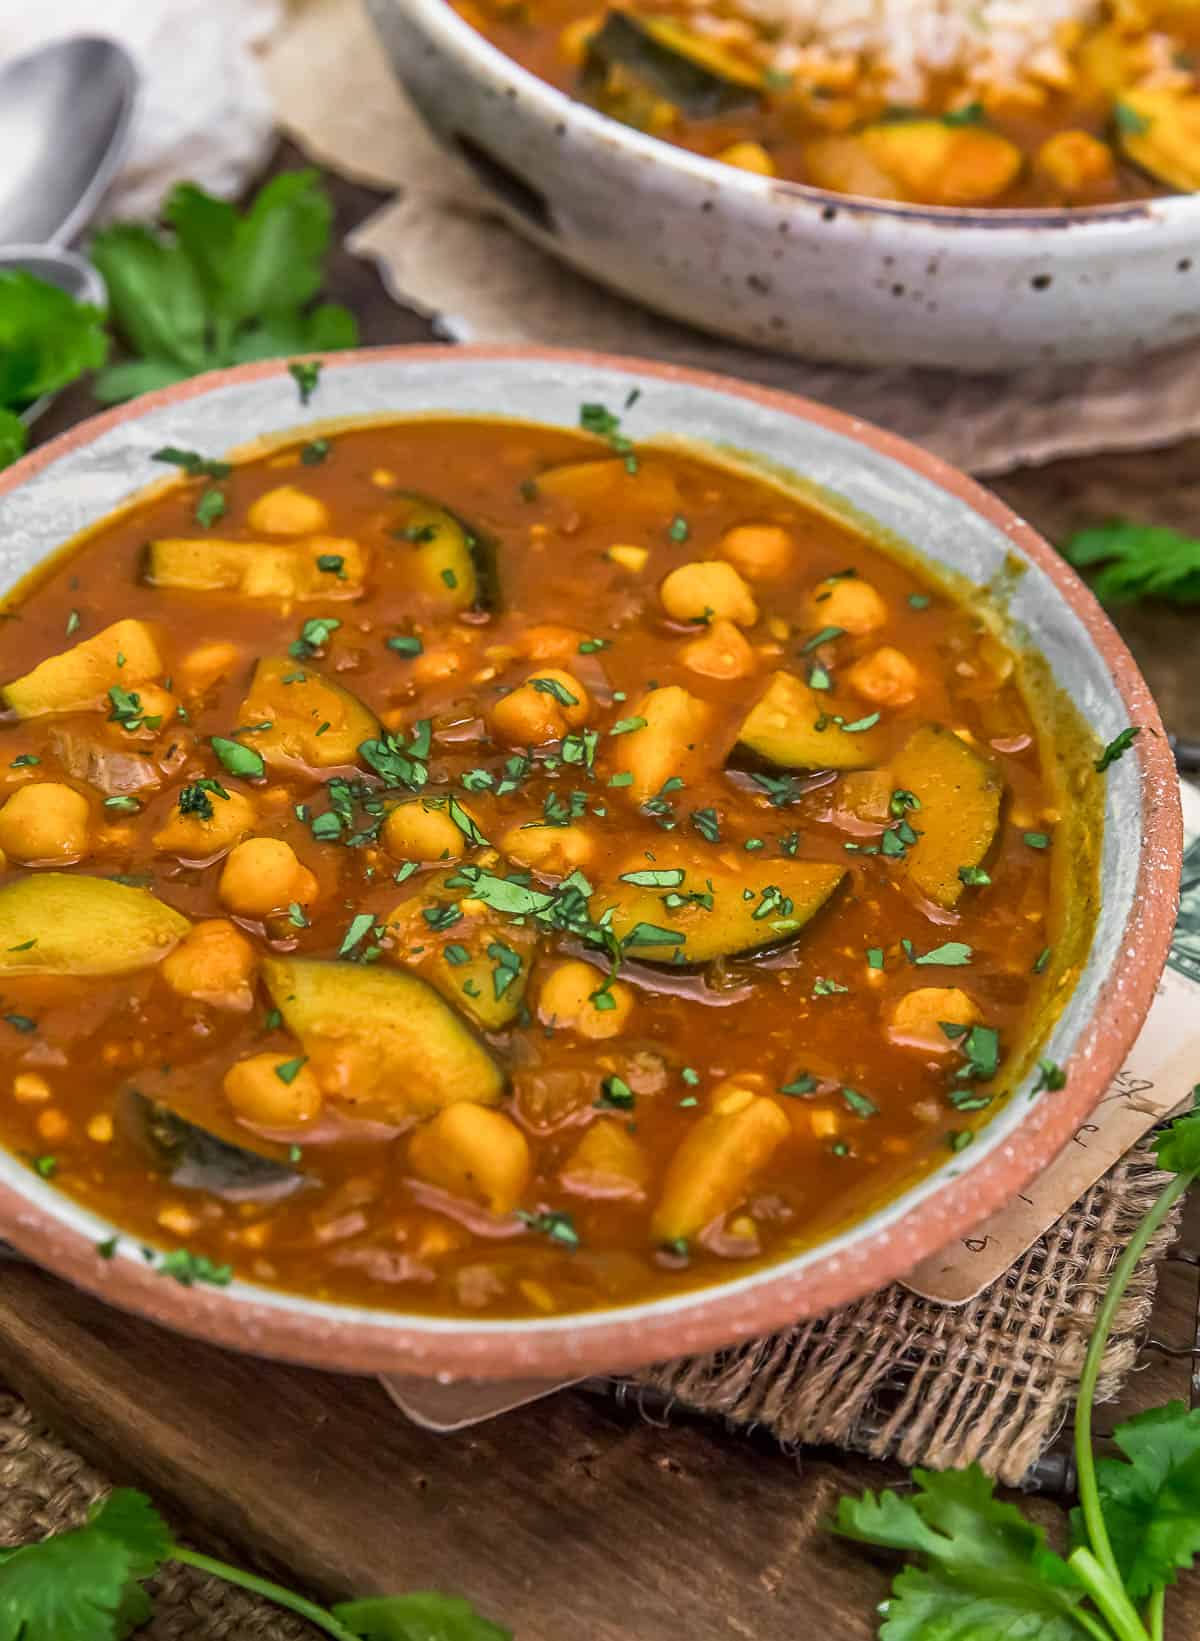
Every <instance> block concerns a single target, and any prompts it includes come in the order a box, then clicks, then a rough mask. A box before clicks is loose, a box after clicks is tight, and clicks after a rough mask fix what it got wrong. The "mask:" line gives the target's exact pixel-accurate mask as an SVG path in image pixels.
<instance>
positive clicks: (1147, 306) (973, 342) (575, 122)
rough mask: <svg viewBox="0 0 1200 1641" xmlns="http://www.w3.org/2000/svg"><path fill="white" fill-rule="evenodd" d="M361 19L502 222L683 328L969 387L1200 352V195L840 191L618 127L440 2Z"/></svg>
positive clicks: (389, 6)
mask: <svg viewBox="0 0 1200 1641" xmlns="http://www.w3.org/2000/svg"><path fill="white" fill-rule="evenodd" d="M365 4H366V6H367V9H368V11H369V12H370V14H371V16H372V18H373V19H374V21H375V25H376V27H377V29H378V31H379V35H380V38H381V39H382V41H383V43H384V46H385V48H386V49H387V52H388V55H389V56H390V58H391V61H392V65H393V67H394V69H395V71H396V73H397V75H398V76H399V78H400V79H401V81H402V82H403V83H404V85H405V86H406V87H407V89H408V91H409V93H410V94H411V96H412V98H413V100H414V102H415V103H416V105H417V107H418V108H419V109H420V111H421V113H422V115H423V116H424V118H425V119H426V120H427V121H428V123H429V125H430V126H431V127H432V129H433V131H434V132H435V133H436V134H437V135H438V136H439V137H440V138H441V139H442V140H443V141H444V142H445V143H447V144H448V145H450V146H451V147H453V148H455V149H456V150H457V151H458V152H459V153H460V154H461V155H462V156H463V157H464V158H465V159H466V160H467V161H468V163H469V164H470V165H471V166H472V169H473V170H474V171H475V173H476V175H477V176H478V177H479V179H480V180H481V181H482V182H483V184H484V185H485V186H486V187H487V188H488V190H489V192H490V193H491V195H492V197H493V199H494V200H495V202H496V204H497V205H498V206H499V208H500V210H501V211H502V212H503V213H504V215H505V216H506V218H507V219H508V221H509V222H510V223H511V224H512V225H513V226H514V227H515V228H517V229H518V230H519V231H520V232H521V233H523V234H525V235H526V236H527V237H528V238H530V239H533V240H535V241H536V242H537V244H539V245H541V246H543V247H544V248H545V249H546V250H548V251H551V252H553V253H554V254H555V255H556V256H559V257H561V258H562V259H563V260H564V261H566V262H569V263H571V265H572V266H573V267H576V268H578V269H580V271H581V272H583V273H586V274H589V275H591V276H592V277H593V278H595V279H598V280H599V281H600V282H601V283H602V284H605V285H609V286H611V287H612V288H613V289H615V290H618V291H622V292H624V293H625V294H626V295H628V296H632V297H636V298H637V299H638V300H639V301H641V302H644V303H645V304H646V305H647V306H648V307H651V308H656V309H658V310H659V311H660V312H662V313H666V314H670V315H671V316H672V317H674V318H676V319H683V320H688V321H690V322H691V323H692V324H695V325H698V326H700V327H701V328H703V329H705V330H710V331H716V332H719V333H720V334H721V335H724V336H729V337H733V338H735V339H736V340H738V341H742V342H748V343H751V344H753V345H755V346H758V347H763V348H769V349H772V350H774V351H779V352H784V353H795V354H800V355H803V356H805V357H810V358H820V359H838V360H844V361H847V362H850V363H855V364H864V365H895V364H921V365H937V366H942V367H945V368H948V369H951V370H960V371H993V370H1004V371H1009V370H1013V369H1016V368H1018V367H1021V366H1027V365H1032V364H1037V363H1043V362H1048V361H1055V360H1057V361H1060V362H1064V363H1068V362H1069V363H1078V362H1082V361H1087V360H1099V359H1109V360H1111V359H1119V358H1128V357H1131V356H1135V355H1137V354H1139V353H1142V352H1146V351H1148V350H1151V349H1156V348H1163V347H1169V346H1172V345H1174V344H1177V343H1180V342H1185V341H1188V340H1190V339H1191V338H1193V337H1196V336H1200V195H1175V196H1172V197H1170V198H1163V199H1153V200H1139V201H1136V202H1133V203H1130V204H1126V205H1115V206H1101V207H1089V208H1086V209H1081V210H1075V211H1058V210H1054V211H1050V210H1047V211H1007V210H1005V211H967V210H951V209H947V208H942V207H937V208H932V207H931V208H925V207H920V206H911V205H894V204H885V203H882V202H879V201H872V200H865V199H856V198H851V197H849V196H846V195H841V194H831V193H827V192H826V191H825V190H823V189H820V188H811V187H808V186H806V185H804V184H801V183H795V182H781V181H778V180H776V179H774V178H770V177H759V176H754V175H752V174H751V173H749V172H746V171H739V170H736V169H735V168H734V167H732V166H728V165H721V164H719V163H718V162H716V161H714V160H708V159H704V158H702V157H700V156H699V155H697V154H693V153H690V152H688V151H686V150H684V149H681V148H675V147H673V146H671V145H670V144H669V143H665V142H661V141H659V140H658V139H657V138H654V137H648V136H645V135H644V134H643V133H641V132H639V131H634V130H632V129H630V128H629V127H627V126H623V125H620V124H619V123H618V122H617V121H615V120H611V119H609V118H607V117H606V116H605V115H603V114H599V113H597V112H596V111H595V110H594V109H592V108H589V107H587V106H586V105H585V104H583V103H580V102H576V101H575V100H574V99H572V98H570V97H567V96H565V95H564V94H563V93H562V92H561V91H557V90H555V89H554V88H553V87H552V86H549V85H546V84H545V83H544V82H543V81H541V80H539V79H537V78H536V77H535V76H534V75H532V74H530V73H528V72H527V71H526V70H525V69H522V68H519V67H518V66H517V64H515V63H514V62H512V61H511V59H509V58H508V57H506V56H504V54H503V53H502V52H500V51H498V50H497V49H496V47H495V46H492V45H490V44H489V43H488V42H487V41H486V40H485V39H484V38H483V37H482V36H481V35H480V34H478V33H477V32H476V31H475V30H474V29H473V28H471V27H470V25H469V24H467V23H465V22H464V21H463V20H462V18H461V17H459V16H458V14H457V13H456V12H455V11H454V10H453V9H452V8H451V7H450V6H449V5H448V4H447V3H446V0H365Z"/></svg>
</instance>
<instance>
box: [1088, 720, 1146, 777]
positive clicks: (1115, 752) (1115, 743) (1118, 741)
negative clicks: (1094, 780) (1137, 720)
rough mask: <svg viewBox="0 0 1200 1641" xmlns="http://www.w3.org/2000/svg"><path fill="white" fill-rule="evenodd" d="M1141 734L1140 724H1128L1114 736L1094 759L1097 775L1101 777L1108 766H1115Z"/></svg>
mask: <svg viewBox="0 0 1200 1641" xmlns="http://www.w3.org/2000/svg"><path fill="white" fill-rule="evenodd" d="M1141 733H1142V727H1141V725H1140V724H1130V725H1129V726H1128V728H1126V729H1123V730H1122V731H1121V733H1120V734H1119V735H1114V737H1113V738H1112V740H1111V741H1110V742H1109V743H1108V745H1107V746H1106V747H1105V748H1104V751H1103V752H1102V753H1101V754H1100V756H1099V757H1098V758H1097V759H1096V773H1097V775H1103V773H1104V771H1105V770H1106V769H1107V768H1108V766H1109V765H1110V764H1115V763H1116V761H1117V759H1118V758H1123V757H1124V756H1125V754H1126V753H1127V752H1128V751H1129V748H1130V747H1131V746H1132V745H1133V743H1134V741H1135V740H1136V739H1137V737H1138V736H1139V735H1140V734H1141Z"/></svg>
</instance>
